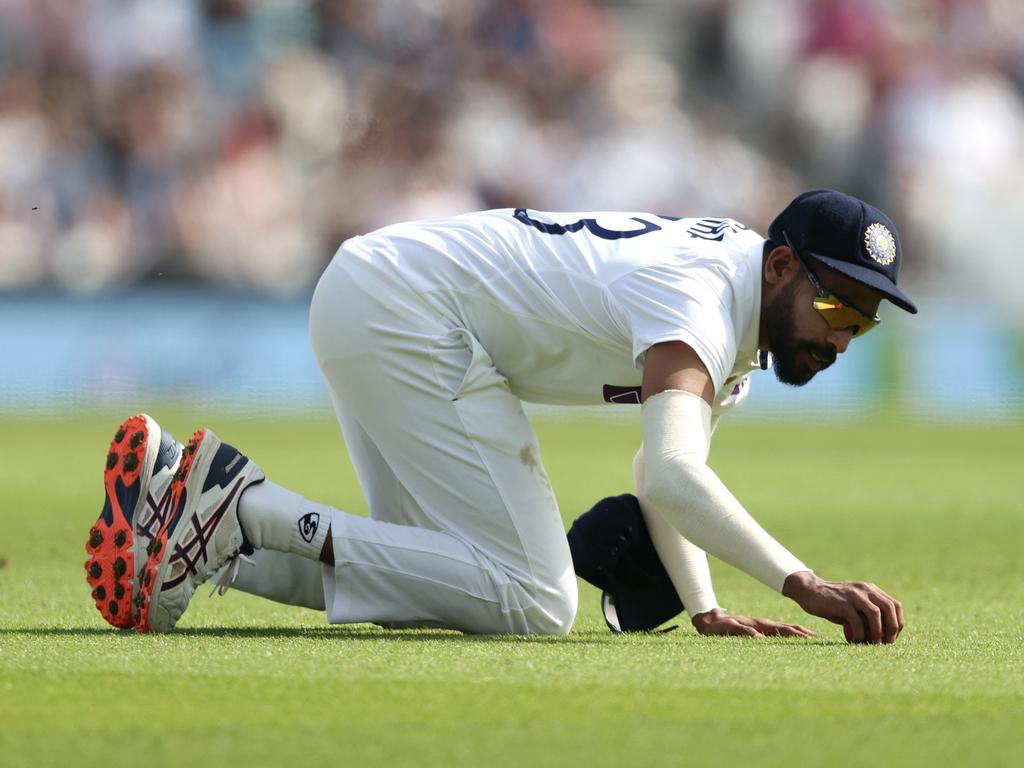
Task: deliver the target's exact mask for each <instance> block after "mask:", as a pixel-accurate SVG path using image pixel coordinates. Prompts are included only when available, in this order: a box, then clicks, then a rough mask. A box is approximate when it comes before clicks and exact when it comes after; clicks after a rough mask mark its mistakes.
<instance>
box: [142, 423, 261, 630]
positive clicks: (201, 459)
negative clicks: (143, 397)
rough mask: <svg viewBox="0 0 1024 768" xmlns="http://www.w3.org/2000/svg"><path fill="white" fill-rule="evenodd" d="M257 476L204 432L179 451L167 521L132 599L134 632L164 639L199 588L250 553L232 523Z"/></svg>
mask: <svg viewBox="0 0 1024 768" xmlns="http://www.w3.org/2000/svg"><path fill="white" fill-rule="evenodd" d="M263 479H264V478H263V472H262V471H261V470H260V468H259V467H258V466H256V464H255V463H253V462H252V461H250V460H249V459H247V458H246V457H245V456H243V455H242V454H241V453H239V452H238V451H237V450H236V449H235V448H232V447H231V446H230V445H227V444H226V443H222V442H221V441H220V440H219V439H218V438H217V436H216V435H215V434H213V432H212V431H211V430H209V429H200V430H198V431H197V432H196V433H195V434H194V435H193V436H192V439H191V440H189V442H188V443H187V444H186V445H185V448H184V449H183V451H182V459H181V463H180V464H179V466H178V469H177V471H176V472H175V474H174V480H173V482H172V483H171V490H170V493H171V497H172V501H171V514H170V517H169V518H168V519H167V522H166V524H165V525H164V527H163V528H162V529H161V530H160V531H159V532H157V533H156V535H155V536H154V537H153V539H152V540H151V541H150V542H149V544H148V546H147V554H148V558H147V560H146V564H145V565H144V566H143V568H142V572H141V574H140V575H139V583H138V590H137V591H136V593H135V595H134V597H133V598H132V615H133V618H134V620H135V628H136V629H137V630H138V631H139V632H170V631H171V630H172V629H173V628H174V625H175V624H176V623H177V622H178V619H179V618H181V615H182V614H183V613H184V612H185V609H186V608H188V604H189V601H190V600H191V599H192V595H193V594H194V593H195V591H196V588H198V587H199V586H200V585H201V584H202V583H203V582H205V581H206V580H207V579H209V578H210V577H211V576H213V574H215V573H216V572H217V571H219V570H220V569H221V568H222V567H223V566H225V565H228V564H231V563H232V562H233V561H235V562H237V558H238V557H239V555H241V554H251V553H252V551H253V549H252V546H251V545H250V544H249V542H248V540H247V539H246V537H245V534H244V533H243V531H242V526H241V524H240V523H239V521H238V500H239V499H240V498H241V496H242V492H243V491H244V490H245V489H246V488H248V487H249V486H250V485H254V484H256V483H260V482H262V481H263Z"/></svg>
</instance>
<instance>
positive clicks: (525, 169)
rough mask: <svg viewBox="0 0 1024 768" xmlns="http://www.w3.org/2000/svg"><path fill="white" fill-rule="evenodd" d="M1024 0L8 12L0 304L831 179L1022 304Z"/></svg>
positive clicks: (61, 7) (273, 281) (354, 4)
mask: <svg viewBox="0 0 1024 768" xmlns="http://www.w3.org/2000/svg"><path fill="white" fill-rule="evenodd" d="M1022 87H1024V4H1020V3H1019V2H1017V1H1016V0H898V1H896V2H884V0H680V1H679V2H659V3H650V2H641V0H632V1H629V0H619V1H617V2H614V1H612V0H605V1H603V2H602V1H601V0H557V1H555V0H0V289H8V290H10V289H19V288H31V287H36V286H44V287H49V286H54V285H56V286H58V287H60V288H64V289H68V290H73V291H80V292H94V291H100V290H103V289H106V288H109V287H112V286H123V285H126V284H133V283H137V282H143V281H158V280H164V281H168V282H175V281H182V280H193V281H194V280H203V281H207V282H212V283H215V284H220V285H228V286H234V287H237V288H242V289H247V290H258V291H265V292H271V293H276V294H281V295H295V294H301V293H303V292H306V291H308V290H309V288H310V286H311V285H312V284H313V282H315V279H316V277H317V275H318V274H319V271H320V269H321V268H322V266H323V265H324V264H325V263H326V261H327V260H328V259H329V258H330V256H331V255H332V253H333V252H334V250H335V249H336V248H337V246H338V244H339V243H340V242H341V241H342V240H344V239H345V238H346V237H349V236H351V235H353V234H358V233H361V232H365V231H368V230H370V229H372V228H375V227H377V226H381V225H383V224H386V223H390V222H393V221H399V220H406V219H412V218H421V217H429V216H439V215H448V214H453V213H458V212H461V211H467V210H474V209H480V208H488V207H499V206H512V205H522V206H527V207H532V208H540V209H548V210H568V211H571V210H588V209H589V210H599V209H629V210H653V211H656V212H659V213H665V214H675V215H684V216H685V215H729V216H734V217H736V218H739V219H741V220H743V221H746V222H747V223H749V224H751V225H752V226H754V227H755V228H758V229H759V230H760V231H764V228H765V227H766V225H767V222H768V221H769V220H770V218H771V216H772V214H773V213H774V212H775V211H776V210H777V209H778V208H780V207H781V206H782V205H783V204H785V202H786V201H788V199H789V198H790V197H791V196H792V195H793V194H795V193H796V192H797V191H799V190H800V189H801V188H805V187H809V186H834V187H839V188H842V189H846V190H848V191H850V192H853V193H856V194H860V195H863V196H865V197H867V198H869V199H871V200H872V201H873V202H876V203H878V204H880V205H882V206H883V207H886V208H887V209H889V210H890V212H891V213H892V214H893V216H894V218H896V220H897V221H898V222H899V223H900V224H901V231H902V233H903V236H904V241H905V246H906V251H907V254H908V262H909V263H908V273H909V274H908V278H909V279H910V280H911V281H913V282H914V283H915V284H916V285H920V286H925V287H928V288H931V289H934V290H938V291H942V290H943V288H944V287H945V288H947V289H949V290H951V291H968V292H970V293H972V294H979V295H995V296H1000V297H1002V296H1006V297H1007V301H1008V302H1010V303H1011V304H1015V305H1016V306H1017V307H1018V308H1019V309H1020V311H1021V312H1022V314H1024V298H1022V296H1024V292H1022V291H1019V290H1018V289H1017V288H1016V287H1011V286H1009V285H1008V283H1009V281H1008V280H1007V279H1006V270H1012V271H1016V272H1017V273H1018V274H1019V273H1020V268H1019V266H1018V264H1017V261H1018V259H1017V258H1016V257H1015V255H1014V251H1015V248H1016V244H1017V243H1018V242H1020V241H1021V240H1022V239H1024V215H1022V214H1024V184H1021V183H1020V180H1021V179H1022V178H1024V90H1022Z"/></svg>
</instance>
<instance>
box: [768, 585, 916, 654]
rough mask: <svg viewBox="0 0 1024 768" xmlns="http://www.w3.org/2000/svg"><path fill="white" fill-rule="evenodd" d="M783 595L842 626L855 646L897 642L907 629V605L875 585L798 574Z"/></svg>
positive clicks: (812, 613)
mask: <svg viewBox="0 0 1024 768" xmlns="http://www.w3.org/2000/svg"><path fill="white" fill-rule="evenodd" d="M782 594H784V595H785V596H786V597H788V598H791V599H792V600H793V601H795V602H796V604H797V605H799V606H800V607H801V608H803V609H804V610H805V611H807V613H809V614H811V615H812V616H820V617H821V618H823V619H828V620H829V621H831V622H834V623H836V624H842V625H843V630H844V633H845V635H846V639H847V640H848V641H849V642H851V643H894V642H896V638H897V637H899V634H900V632H901V631H902V630H903V606H902V605H900V602H899V600H896V599H895V598H893V597H892V596H891V595H889V594H886V592H884V591H883V590H882V589H880V588H879V587H877V586H875V585H874V584H867V583H865V582H863V581H825V580H824V579H821V578H819V577H818V576H816V575H815V574H814V573H813V572H811V571H798V572H797V573H791V574H790V575H789V576H788V577H787V578H786V582H785V584H783V586H782Z"/></svg>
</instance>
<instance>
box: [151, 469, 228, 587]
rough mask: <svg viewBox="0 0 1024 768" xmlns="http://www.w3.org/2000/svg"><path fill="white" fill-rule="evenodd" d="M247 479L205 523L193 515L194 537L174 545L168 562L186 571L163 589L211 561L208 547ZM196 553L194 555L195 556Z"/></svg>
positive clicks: (195, 572)
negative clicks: (179, 564)
mask: <svg viewBox="0 0 1024 768" xmlns="http://www.w3.org/2000/svg"><path fill="white" fill-rule="evenodd" d="M245 480H246V478H244V477H240V478H239V479H238V480H237V481H236V482H235V484H234V486H233V487H232V488H231V490H230V491H228V493H227V495H226V496H225V497H224V499H223V500H222V501H221V502H220V504H218V505H217V508H216V509H215V510H214V511H213V513H212V514H211V515H210V516H209V517H207V518H206V521H205V522H204V521H203V519H202V517H201V516H200V514H199V512H195V513H193V514H192V517H191V518H190V519H189V522H190V523H191V524H192V532H193V535H192V537H191V538H189V539H187V540H185V541H184V542H183V543H179V544H175V545H174V554H172V555H171V557H170V560H169V561H168V562H169V564H170V566H171V567H172V569H174V567H175V565H176V564H177V563H179V562H180V563H184V565H185V569H184V570H183V571H182V572H181V573H180V574H178V575H177V576H176V577H175V578H171V579H168V580H167V581H165V582H164V584H163V587H162V589H163V590H168V589H172V588H174V587H176V586H178V585H179V584H180V583H181V582H183V581H184V580H185V579H186V578H187V577H188V576H190V575H191V576H195V575H196V574H197V569H196V566H198V565H204V564H206V562H207V561H208V560H209V558H210V555H209V552H208V551H207V545H208V544H209V543H210V540H211V539H212V538H213V534H214V533H215V532H216V530H217V526H219V525H220V522H221V520H222V519H223V517H224V513H225V512H227V510H228V508H229V507H230V506H231V502H232V501H233V500H234V498H235V495H236V494H237V493H238V491H239V489H240V488H241V487H242V485H243V484H244V482H245ZM193 552H194V554H193Z"/></svg>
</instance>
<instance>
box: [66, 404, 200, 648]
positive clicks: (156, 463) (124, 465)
mask: <svg viewBox="0 0 1024 768" xmlns="http://www.w3.org/2000/svg"><path fill="white" fill-rule="evenodd" d="M181 454H182V446H181V443H179V442H178V441H177V440H175V439H174V437H173V436H172V435H171V433H170V432H167V431H164V430H162V429H161V428H160V425H159V424H157V423H156V422H155V421H154V420H153V419H151V418H150V417H149V416H147V415H146V414H144V413H139V414H136V415H135V416H132V417H131V418H129V419H127V420H126V421H125V422H124V423H123V424H121V426H120V427H118V428H117V432H115V433H114V439H113V440H111V441H110V449H109V450H108V451H107V463H106V468H105V469H104V470H103V488H104V491H105V494H106V498H105V499H104V502H103V510H102V512H101V513H100V516H99V519H98V520H97V521H96V523H95V524H94V525H93V526H92V527H91V528H90V529H89V540H88V541H87V542H86V544H85V551H86V553H88V555H89V559H88V560H86V562H85V578H86V580H87V581H88V582H89V586H91V587H92V597H93V600H95V601H96V607H97V608H98V609H99V612H100V613H101V614H102V615H103V618H104V619H106V620H107V621H108V622H109V623H111V624H113V625H114V626H115V627H120V628H122V629H130V628H131V627H132V626H133V625H134V624H135V622H134V620H133V619H132V610H131V607H132V600H133V598H134V596H135V594H136V593H137V592H138V583H139V580H138V579H139V574H140V573H141V572H142V568H143V566H144V565H145V564H146V560H147V553H146V545H147V544H148V543H149V541H150V539H151V538H152V537H153V536H154V535H155V534H156V533H157V532H158V531H159V530H160V529H161V528H163V527H164V526H165V525H166V523H167V520H168V519H169V517H170V511H171V501H172V497H171V493H170V488H171V481H172V479H173V477H174V473H175V472H176V471H177V469H178V464H179V462H180V461H181Z"/></svg>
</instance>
